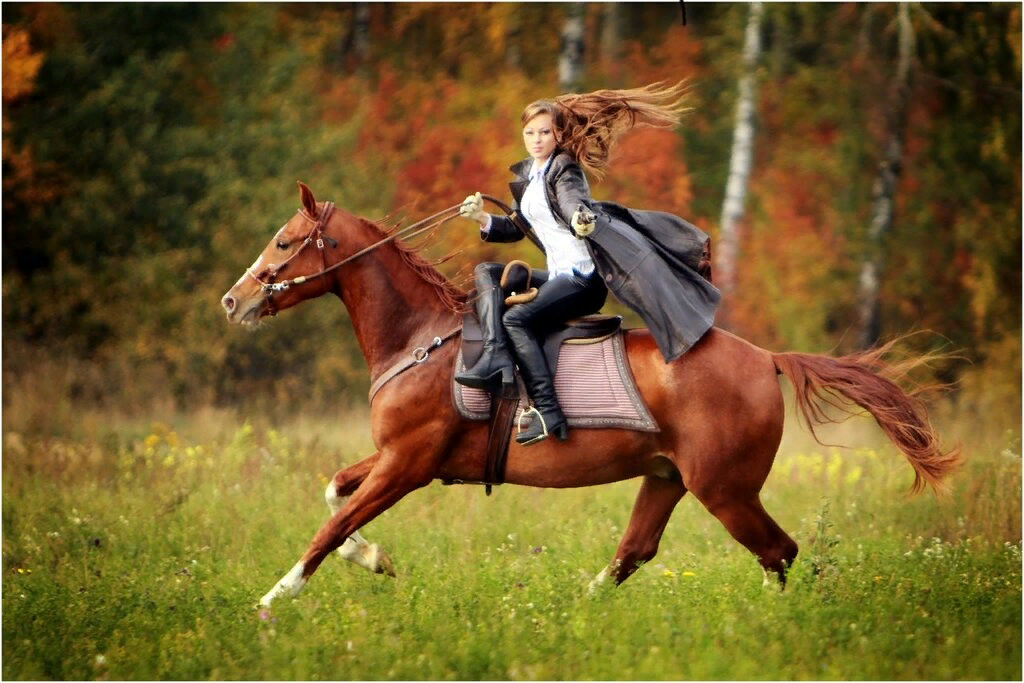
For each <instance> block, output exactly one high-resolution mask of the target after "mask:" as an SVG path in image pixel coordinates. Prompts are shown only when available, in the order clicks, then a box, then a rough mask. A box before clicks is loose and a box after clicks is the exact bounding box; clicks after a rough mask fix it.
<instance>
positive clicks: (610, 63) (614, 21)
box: [601, 2, 623, 88]
mask: <svg viewBox="0 0 1024 683" xmlns="http://www.w3.org/2000/svg"><path fill="white" fill-rule="evenodd" d="M602 7H603V12H602V14H601V61H602V62H603V63H604V65H605V69H604V70H605V72H606V73H607V74H608V81H609V83H608V84H609V86H610V87H612V88H621V87H622V85H623V72H622V13H623V9H622V4H621V3H618V2H608V3H605V4H604V5H602Z"/></svg>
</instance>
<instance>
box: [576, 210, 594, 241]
mask: <svg viewBox="0 0 1024 683" xmlns="http://www.w3.org/2000/svg"><path fill="white" fill-rule="evenodd" d="M571 222H572V229H573V230H575V231H576V236H577V237H579V238H580V239H583V238H584V237H586V236H587V235H589V234H590V233H592V232H594V228H596V227H597V216H595V215H594V212H593V211H591V210H590V209H588V208H587V207H585V206H583V205H580V207H579V208H578V209H576V213H574V214H573V215H572V221H571Z"/></svg>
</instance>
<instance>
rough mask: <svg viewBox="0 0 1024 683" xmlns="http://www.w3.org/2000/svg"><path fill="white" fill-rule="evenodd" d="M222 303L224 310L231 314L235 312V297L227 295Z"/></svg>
mask: <svg viewBox="0 0 1024 683" xmlns="http://www.w3.org/2000/svg"><path fill="white" fill-rule="evenodd" d="M220 303H221V305H223V306H224V310H226V311H228V312H229V313H230V312H231V311H233V310H235V297H233V296H231V295H230V294H227V295H225V296H224V298H223V299H221V300H220Z"/></svg>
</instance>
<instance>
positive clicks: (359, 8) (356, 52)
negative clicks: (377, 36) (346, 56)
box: [352, 2, 370, 71]
mask: <svg viewBox="0 0 1024 683" xmlns="http://www.w3.org/2000/svg"><path fill="white" fill-rule="evenodd" d="M354 5H355V6H354V7H353V12H354V16H353V24H352V54H353V56H354V57H355V60H356V64H357V66H358V68H359V69H360V70H362V71H365V70H366V68H367V61H368V60H369V58H370V3H368V2H357V3H354Z"/></svg>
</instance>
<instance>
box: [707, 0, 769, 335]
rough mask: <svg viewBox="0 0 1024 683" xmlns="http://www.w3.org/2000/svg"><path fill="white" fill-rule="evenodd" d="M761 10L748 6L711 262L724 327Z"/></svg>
mask: <svg viewBox="0 0 1024 683" xmlns="http://www.w3.org/2000/svg"><path fill="white" fill-rule="evenodd" d="M763 14H764V8H763V6H762V5H761V3H760V2H752V3H750V16H749V17H748V19H747V30H746V37H745V39H744V45H743V74H742V75H741V76H740V82H739V100H737V102H736V125H735V128H734V130H733V143H732V155H731V156H730V159H729V177H728V180H727V181H726V185H725V199H724V201H723V202H722V219H721V222H720V224H719V239H718V245H717V249H716V259H715V266H716V268H715V270H716V272H715V283H716V285H717V286H718V288H719V289H721V290H722V296H723V297H724V298H726V303H725V305H724V306H723V307H722V315H721V318H722V320H721V322H722V323H723V324H727V320H728V310H729V304H728V298H729V297H730V296H731V295H732V292H733V289H734V287H735V284H736V276H735V273H736V265H737V259H738V254H739V250H740V235H739V231H740V221H741V220H742V219H743V199H744V197H745V196H746V193H747V178H748V177H749V176H750V168H751V166H752V165H753V161H754V119H755V116H756V114H755V99H756V97H757V91H756V78H757V66H758V59H759V57H760V54H761V17H762V16H763Z"/></svg>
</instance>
